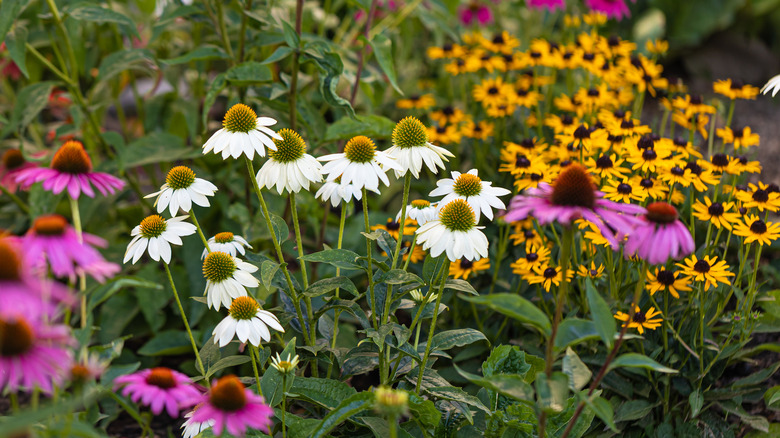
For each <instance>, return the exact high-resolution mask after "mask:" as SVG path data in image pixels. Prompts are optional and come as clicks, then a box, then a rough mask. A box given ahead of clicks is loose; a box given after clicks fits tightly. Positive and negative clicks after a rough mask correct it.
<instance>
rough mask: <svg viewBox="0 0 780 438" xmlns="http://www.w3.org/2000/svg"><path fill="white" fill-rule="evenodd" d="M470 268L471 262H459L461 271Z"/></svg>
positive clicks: (462, 260) (464, 260) (463, 260)
mask: <svg viewBox="0 0 780 438" xmlns="http://www.w3.org/2000/svg"><path fill="white" fill-rule="evenodd" d="M472 266H474V263H473V262H472V261H471V260H466V259H461V260H460V268H461V269H471V267H472Z"/></svg>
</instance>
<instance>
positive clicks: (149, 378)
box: [114, 367, 200, 418]
mask: <svg viewBox="0 0 780 438" xmlns="http://www.w3.org/2000/svg"><path fill="white" fill-rule="evenodd" d="M114 385H115V386H116V387H117V388H118V387H120V386H124V389H123V390H122V394H123V395H125V396H130V399H131V400H133V402H135V403H139V402H140V404H142V405H144V406H149V407H150V409H151V411H152V413H153V414H154V415H159V414H160V413H161V412H162V410H163V408H164V409H165V411H166V412H168V415H170V416H171V417H172V418H177V417H178V416H179V409H180V408H188V407H191V406H192V404H191V403H192V402H193V401H194V400H196V399H197V398H198V397H199V396H200V391H198V390H197V389H196V388H195V386H194V385H193V384H192V381H190V378H189V377H187V376H186V375H185V374H182V373H180V372H178V371H174V370H171V369H168V368H164V367H158V368H148V369H145V370H141V371H138V372H136V373H133V374H128V375H125V376H120V377H117V378H116V380H114Z"/></svg>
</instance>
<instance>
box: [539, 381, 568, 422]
mask: <svg viewBox="0 0 780 438" xmlns="http://www.w3.org/2000/svg"><path fill="white" fill-rule="evenodd" d="M535 385H536V395H537V404H538V405H539V408H540V409H542V410H543V411H545V412H548V413H558V412H561V411H563V409H564V408H565V407H566V399H567V398H568V397H569V378H568V377H567V376H566V374H563V373H561V372H555V373H553V374H552V376H551V377H550V378H548V377H547V374H544V373H540V374H539V375H538V376H536V382H535Z"/></svg>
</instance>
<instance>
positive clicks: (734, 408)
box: [718, 400, 769, 432]
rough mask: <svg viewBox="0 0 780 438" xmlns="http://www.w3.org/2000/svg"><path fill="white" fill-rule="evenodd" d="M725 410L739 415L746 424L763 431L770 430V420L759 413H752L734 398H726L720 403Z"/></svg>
mask: <svg viewBox="0 0 780 438" xmlns="http://www.w3.org/2000/svg"><path fill="white" fill-rule="evenodd" d="M718 404H719V405H720V407H721V408H723V410H724V411H726V412H728V413H731V414H734V415H736V416H738V417H739V419H740V420H742V421H743V422H744V423H745V424H747V425H748V426H750V427H752V428H753V429H756V430H760V431H761V432H769V421H768V420H767V419H766V418H764V417H762V416H759V415H751V414H749V413H747V412H746V411H745V409H744V408H743V407H742V406H740V405H739V404H737V403H736V402H734V401H733V400H724V401H722V402H720V403H718Z"/></svg>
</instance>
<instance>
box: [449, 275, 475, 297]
mask: <svg viewBox="0 0 780 438" xmlns="http://www.w3.org/2000/svg"><path fill="white" fill-rule="evenodd" d="M444 288H445V289H453V290H457V291H460V292H466V293H468V294H471V295H479V292H477V290H476V289H474V286H472V285H471V283H469V282H468V281H466V280H461V279H459V278H449V279H447V282H446V283H444Z"/></svg>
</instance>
